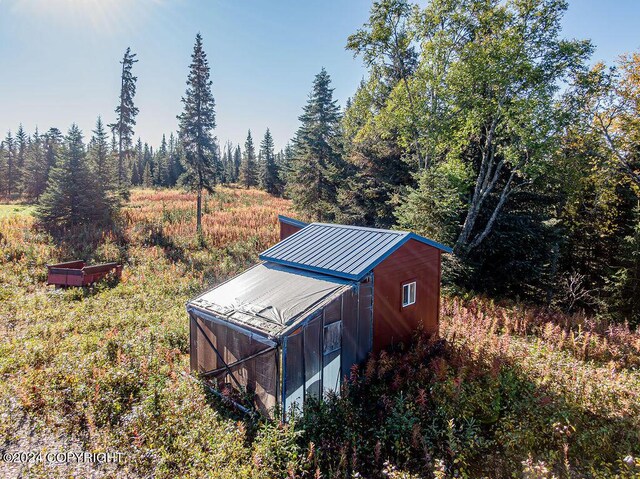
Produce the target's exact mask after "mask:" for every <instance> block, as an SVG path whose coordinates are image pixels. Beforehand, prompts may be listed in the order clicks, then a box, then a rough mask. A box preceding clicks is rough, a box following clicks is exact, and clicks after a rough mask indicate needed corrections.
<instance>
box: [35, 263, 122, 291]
mask: <svg viewBox="0 0 640 479" xmlns="http://www.w3.org/2000/svg"><path fill="white" fill-rule="evenodd" d="M47 271H48V273H49V275H48V278H47V284H55V285H56V286H57V287H60V286H88V285H90V284H93V283H95V282H96V281H98V280H101V279H102V278H104V277H105V276H107V275H108V274H109V273H110V272H112V271H115V274H116V276H117V277H118V278H119V277H120V274H121V273H122V265H120V264H118V263H102V264H96V265H93V266H86V265H85V263H84V261H80V260H78V261H67V262H66V263H58V264H48V265H47Z"/></svg>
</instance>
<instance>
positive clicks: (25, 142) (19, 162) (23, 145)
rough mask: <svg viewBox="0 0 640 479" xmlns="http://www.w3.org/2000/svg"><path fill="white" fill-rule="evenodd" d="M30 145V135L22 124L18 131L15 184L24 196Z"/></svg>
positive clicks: (20, 194) (17, 190)
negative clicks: (26, 161)
mask: <svg viewBox="0 0 640 479" xmlns="http://www.w3.org/2000/svg"><path fill="white" fill-rule="evenodd" d="M28 146H29V135H27V132H26V131H24V128H23V127H22V124H20V125H19V126H18V131H17V132H16V157H15V169H14V177H15V186H16V193H17V194H18V196H22V194H23V192H24V181H23V180H24V166H25V160H26V158H27V149H28Z"/></svg>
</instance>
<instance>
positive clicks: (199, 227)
mask: <svg viewBox="0 0 640 479" xmlns="http://www.w3.org/2000/svg"><path fill="white" fill-rule="evenodd" d="M200 233H202V188H198V200H197V207H196V234H200Z"/></svg>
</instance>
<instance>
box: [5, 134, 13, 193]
mask: <svg viewBox="0 0 640 479" xmlns="http://www.w3.org/2000/svg"><path fill="white" fill-rule="evenodd" d="M4 146H5V158H6V175H7V176H6V182H5V191H4V194H5V196H6V197H7V198H8V199H11V195H12V194H13V193H14V192H15V191H16V166H15V164H16V158H15V155H16V153H15V140H14V139H13V136H12V135H11V131H8V132H7V136H6V137H5V139H4Z"/></svg>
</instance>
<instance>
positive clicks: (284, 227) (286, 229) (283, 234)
mask: <svg viewBox="0 0 640 479" xmlns="http://www.w3.org/2000/svg"><path fill="white" fill-rule="evenodd" d="M301 229H302V228H301V227H300V226H294V225H290V224H288V223H283V222H282V221H280V241H282V240H283V239H285V238H288V237H289V236H291V235H292V234H293V233H297V232H298V231H300V230H301Z"/></svg>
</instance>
